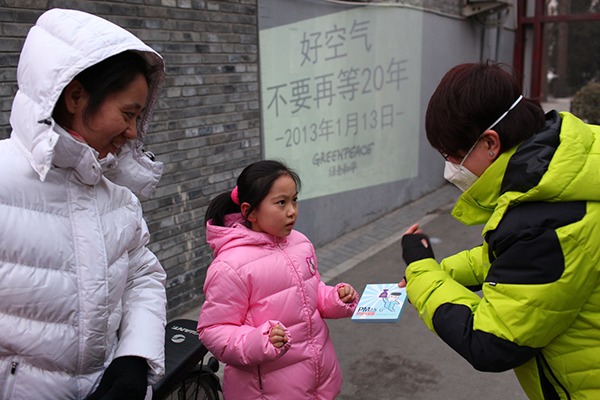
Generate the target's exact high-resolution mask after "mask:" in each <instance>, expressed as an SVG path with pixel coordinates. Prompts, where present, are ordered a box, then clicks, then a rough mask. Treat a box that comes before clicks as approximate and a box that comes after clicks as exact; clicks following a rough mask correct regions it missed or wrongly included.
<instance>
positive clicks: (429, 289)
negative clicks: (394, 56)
mask: <svg viewBox="0 0 600 400" xmlns="http://www.w3.org/2000/svg"><path fill="white" fill-rule="evenodd" d="M425 128H426V133H427V138H428V140H429V142H430V144H431V145H432V146H433V148H435V149H437V150H438V151H439V152H440V153H441V154H442V156H443V157H445V159H446V168H445V171H444V177H445V178H446V179H447V180H449V181H450V182H452V183H454V184H456V186H458V187H459V188H460V189H461V190H463V192H464V193H463V194H462V196H461V197H460V199H459V200H458V202H457V203H456V205H455V207H454V209H453V211H452V215H453V216H454V217H455V218H456V219H458V220H459V221H461V222H463V223H465V224H467V225H476V224H482V225H484V228H483V233H482V236H483V238H484V241H483V245H482V246H479V247H476V248H474V249H472V250H467V251H463V252H460V253H458V254H455V255H453V256H450V257H448V258H445V259H444V260H442V261H441V262H440V263H439V264H438V263H437V262H436V261H435V259H434V253H433V249H432V247H431V245H430V242H429V240H428V238H427V236H426V235H425V234H424V233H423V232H422V231H421V229H419V227H418V225H414V226H412V227H411V228H409V229H408V231H407V232H406V234H405V235H404V236H403V238H402V250H403V254H402V256H403V258H404V261H405V262H406V263H407V264H408V266H407V268H406V280H403V281H402V282H401V283H400V284H399V285H400V286H404V285H406V288H407V294H408V297H409V299H410V301H411V303H412V304H413V305H414V307H415V308H416V309H417V311H418V313H419V316H420V317H421V319H422V320H423V321H424V322H425V323H426V324H427V326H428V327H429V328H430V329H431V330H432V331H434V332H435V333H436V334H437V335H438V336H439V337H440V338H441V339H442V340H443V341H444V342H446V343H447V344H448V345H449V346H450V347H452V348H453V349H454V350H455V351H456V352H458V353H459V354H460V355H461V356H462V357H464V358H465V359H466V360H467V361H468V362H469V363H470V364H472V365H473V367H474V368H475V369H477V370H480V371H490V372H500V371H506V370H510V369H514V370H515V373H516V375H517V378H518V379H519V382H520V384H521V386H522V387H523V389H524V391H525V393H526V394H527V396H528V397H529V398H530V399H536V400H537V399H544V400H549V399H570V400H577V399H600V284H599V277H600V126H595V125H589V124H586V123H584V122H583V121H581V120H580V119H578V118H577V117H575V116H574V115H572V114H570V113H567V112H561V113H558V112H556V111H551V112H549V113H547V114H544V112H543V110H542V108H541V107H540V105H539V103H538V102H537V101H535V100H531V99H527V98H524V97H523V96H521V93H520V90H519V85H518V83H517V81H516V79H515V78H514V77H513V76H512V75H511V74H510V73H509V72H508V71H507V70H506V69H505V68H504V66H503V65H501V64H495V63H492V62H485V63H474V64H461V65H458V66H456V67H454V68H452V69H451V70H450V71H449V72H448V73H447V74H446V75H445V76H444V78H443V79H442V81H441V82H440V84H439V86H438V87H437V89H436V91H435V92H434V94H433V96H432V97H431V99H430V102H429V106H428V109H427V113H426V117H425ZM479 289H481V290H482V292H481V295H479V294H477V293H474V291H476V290H479Z"/></svg>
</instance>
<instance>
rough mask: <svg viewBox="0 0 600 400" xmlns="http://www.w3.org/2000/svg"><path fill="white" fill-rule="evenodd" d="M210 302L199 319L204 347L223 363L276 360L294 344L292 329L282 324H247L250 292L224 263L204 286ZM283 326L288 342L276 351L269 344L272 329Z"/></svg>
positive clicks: (214, 269)
mask: <svg viewBox="0 0 600 400" xmlns="http://www.w3.org/2000/svg"><path fill="white" fill-rule="evenodd" d="M204 294H205V296H206V300H205V302H204V304H203V305H202V310H201V311H200V317H199V319H198V333H199V335H200V340H201V341H202V344H204V346H206V348H207V349H208V350H209V351H210V352H211V353H212V354H213V355H214V356H215V357H216V358H217V359H218V360H219V361H221V362H223V363H227V364H231V365H234V366H251V365H258V364H261V363H265V362H269V361H275V360H277V359H278V358H279V357H281V356H282V355H283V354H285V353H286V352H287V350H288V349H289V348H290V346H291V344H292V337H291V335H290V333H289V331H288V329H287V328H286V327H285V326H284V325H283V324H282V323H281V322H279V321H267V322H265V323H263V324H262V325H260V326H257V327H253V326H249V325H244V320H245V317H246V312H247V310H248V298H249V295H248V290H247V287H246V285H244V283H243V282H242V280H241V279H240V278H239V276H238V275H237V274H236V273H235V271H233V270H232V269H231V268H230V267H229V266H228V265H227V264H225V263H223V262H216V263H213V264H212V265H211V266H210V267H209V269H208V274H207V276H206V282H205V283H204ZM277 324H280V325H281V326H283V328H284V330H285V333H286V336H287V337H288V341H287V343H286V344H285V345H284V346H282V347H281V348H279V349H278V348H276V347H275V346H273V344H272V343H271V342H270V341H269V333H270V332H271V329H272V328H273V327H274V326H275V325H277Z"/></svg>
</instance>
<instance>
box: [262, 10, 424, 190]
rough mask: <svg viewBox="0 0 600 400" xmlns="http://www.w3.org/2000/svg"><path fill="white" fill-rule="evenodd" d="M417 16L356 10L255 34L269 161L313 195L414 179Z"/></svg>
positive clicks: (418, 75)
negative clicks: (291, 172) (279, 163)
mask: <svg viewBox="0 0 600 400" xmlns="http://www.w3.org/2000/svg"><path fill="white" fill-rule="evenodd" d="M421 32H422V13H421V12H419V11H414V10H407V9H399V8H391V7H360V8H354V9H351V10H347V11H343V12H339V13H334V14H329V15H325V16H321V17H317V18H313V19H309V20H304V21H301V22H297V23H293V24H288V25H283V26H278V27H275V28H270V29H266V30H262V31H261V32H260V62H261V91H262V109H263V131H264V138H263V143H264V150H265V151H264V154H265V158H277V159H282V160H284V161H286V162H287V163H288V164H289V165H290V166H291V167H293V168H295V169H296V170H297V171H298V172H299V174H300V176H301V178H302V180H303V188H302V193H301V196H300V198H301V199H309V198H314V197H321V196H325V195H330V194H335V193H340V192H345V191H349V190H354V189H360V188H365V187H370V186H374V185H379V184H383V183H389V182H395V181H399V180H403V179H407V178H411V177H415V176H417V173H418V153H419V140H418V136H419V132H420V126H419V123H420V91H421V88H420V81H421V47H422V44H421V37H422V33H421Z"/></svg>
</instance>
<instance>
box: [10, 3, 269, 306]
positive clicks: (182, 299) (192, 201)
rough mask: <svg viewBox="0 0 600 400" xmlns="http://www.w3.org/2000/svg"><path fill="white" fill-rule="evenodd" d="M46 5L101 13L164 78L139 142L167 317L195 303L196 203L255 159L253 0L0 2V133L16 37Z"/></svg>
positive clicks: (200, 220) (200, 250) (204, 259)
mask: <svg viewBox="0 0 600 400" xmlns="http://www.w3.org/2000/svg"><path fill="white" fill-rule="evenodd" d="M55 7H58V8H72V9H79V10H82V11H87V12H90V13H93V14H96V15H99V16H102V17H104V18H106V19H108V20H110V21H112V22H114V23H116V24H118V25H120V26H121V27H123V28H125V29H127V30H129V31H130V32H132V33H133V34H135V35H136V36H138V37H139V38H140V39H142V40H143V41H144V42H146V43H147V44H148V45H150V46H151V47H152V48H154V49H155V50H157V51H158V52H159V53H160V54H161V55H162V56H163V57H164V59H165V63H166V66H167V67H166V70H167V77H166V82H165V86H164V89H163V91H162V93H161V98H160V101H159V104H158V106H157V108H156V111H155V113H154V117H153V121H152V124H151V126H150V129H149V135H148V138H147V146H146V147H147V150H150V151H152V152H153V153H154V154H155V155H156V157H157V159H158V160H160V161H163V162H164V163H165V170H164V174H163V178H162V180H161V182H160V184H159V186H158V187H157V189H156V191H155V192H154V193H153V195H152V197H151V198H150V199H142V205H143V208H144V215H145V218H146V221H147V223H148V227H149V229H150V232H151V242H150V246H149V247H150V249H151V250H152V251H153V252H154V253H155V254H156V255H157V256H158V258H159V259H160V261H161V262H162V264H163V266H164V267H165V269H166V271H167V274H168V279H167V296H168V315H169V317H172V316H176V315H180V314H182V313H183V312H185V311H187V310H188V309H190V308H193V307H196V306H198V305H200V304H201V302H202V301H203V294H202V285H203V282H204V278H205V276H206V270H207V267H208V265H209V264H210V262H211V260H212V251H211V249H210V248H209V247H208V245H207V244H206V241H205V230H204V213H205V211H206V206H207V205H208V203H209V202H210V200H211V199H212V198H213V197H215V196H216V195H218V194H220V193H221V192H223V191H226V190H231V189H232V188H233V187H234V186H235V179H236V177H237V176H238V174H239V173H240V172H241V169H242V168H243V167H245V166H246V165H247V164H249V163H251V162H254V161H257V160H259V159H260V158H261V141H260V112H259V86H258V49H257V46H258V27H257V4H256V0H219V1H215V0H212V1H200V0H103V1H93V0H86V1H81V0H2V1H0V36H1V38H2V40H0V138H6V137H8V136H9V135H10V125H9V115H10V107H11V103H12V99H13V97H14V94H15V92H16V90H17V83H16V68H17V63H18V59H19V52H20V50H21V47H22V45H23V41H24V39H25V36H26V34H27V32H28V30H29V28H30V27H31V26H32V25H33V24H34V23H35V21H36V19H37V17H38V16H39V15H40V14H41V13H42V12H43V11H45V10H47V9H50V8H55Z"/></svg>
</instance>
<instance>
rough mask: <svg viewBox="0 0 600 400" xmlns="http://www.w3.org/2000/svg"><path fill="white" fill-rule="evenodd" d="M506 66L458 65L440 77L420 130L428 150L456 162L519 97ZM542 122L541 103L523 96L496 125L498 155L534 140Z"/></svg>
mask: <svg viewBox="0 0 600 400" xmlns="http://www.w3.org/2000/svg"><path fill="white" fill-rule="evenodd" d="M505 67H507V68H509V69H510V67H509V66H507V65H506V64H502V63H499V64H496V63H493V62H491V61H487V62H482V63H468V64H460V65H457V66H455V67H454V68H452V69H451V70H450V71H448V72H447V73H446V75H445V76H444V77H443V78H442V80H441V82H440V84H439V85H438V87H437V89H436V90H435V92H434V93H433V95H432V96H431V99H430V100H429V105H428V107H427V112H426V114H425V131H426V133H427V139H428V140H429V143H430V144H431V146H432V147H433V148H435V149H437V150H438V151H440V152H442V153H446V154H448V155H450V156H453V157H456V158H460V155H459V154H458V153H460V152H461V151H462V152H466V151H468V150H469V149H470V148H471V146H473V144H474V143H475V141H477V139H478V138H479V136H480V135H481V134H482V133H483V132H484V130H485V129H487V128H488V127H489V126H490V125H491V124H493V123H494V121H496V120H497V119H498V118H499V117H500V116H501V115H502V114H503V113H504V112H506V110H508V109H509V108H510V106H511V105H512V104H513V103H514V102H515V101H516V100H517V99H518V98H519V96H520V95H521V92H520V90H519V84H518V81H517V79H516V78H515V77H514V75H512V74H510V73H509V72H507V71H506V70H505V69H504V68H505ZM544 123H545V115H544V111H543V109H542V107H541V106H540V103H539V102H538V101H536V100H532V99H526V98H523V99H522V100H521V101H520V102H519V103H518V104H517V105H516V106H515V108H513V109H512V110H511V111H510V112H509V113H508V114H507V115H506V116H505V117H504V118H503V119H502V121H500V122H499V123H498V124H497V125H496V126H494V128H493V129H494V130H495V131H496V132H498V135H499V136H500V142H501V146H502V148H501V149H500V153H502V152H504V151H506V150H508V149H510V148H512V147H514V146H516V145H517V144H519V143H521V142H522V141H524V140H525V139H527V138H529V137H531V136H533V135H534V134H535V133H536V132H537V131H538V130H539V129H540V128H541V127H542V126H543V125H544Z"/></svg>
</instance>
